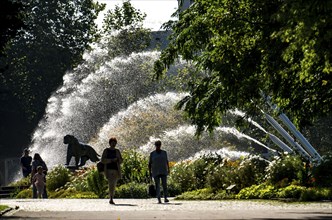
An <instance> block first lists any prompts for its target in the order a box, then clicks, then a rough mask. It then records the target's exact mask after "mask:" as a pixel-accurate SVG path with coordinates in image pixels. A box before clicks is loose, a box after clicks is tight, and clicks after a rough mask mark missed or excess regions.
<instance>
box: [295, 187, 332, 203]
mask: <svg viewBox="0 0 332 220" xmlns="http://www.w3.org/2000/svg"><path fill="white" fill-rule="evenodd" d="M331 199H332V188H307V189H306V190H304V191H303V192H302V194H301V196H300V198H299V200H300V201H320V200H331Z"/></svg>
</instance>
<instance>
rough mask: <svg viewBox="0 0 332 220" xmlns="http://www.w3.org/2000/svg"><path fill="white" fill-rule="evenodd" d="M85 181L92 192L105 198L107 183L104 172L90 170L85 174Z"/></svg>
mask: <svg viewBox="0 0 332 220" xmlns="http://www.w3.org/2000/svg"><path fill="white" fill-rule="evenodd" d="M87 183H88V188H89V190H90V191H92V192H94V193H95V194H96V195H97V196H98V197H99V198H105V197H106V195H107V187H108V183H107V181H106V179H105V176H104V174H102V173H99V172H98V170H90V172H89V173H88V175H87Z"/></svg>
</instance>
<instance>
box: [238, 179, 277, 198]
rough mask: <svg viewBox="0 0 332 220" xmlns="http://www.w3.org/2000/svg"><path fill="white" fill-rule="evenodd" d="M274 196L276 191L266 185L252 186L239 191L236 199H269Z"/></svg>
mask: <svg viewBox="0 0 332 220" xmlns="http://www.w3.org/2000/svg"><path fill="white" fill-rule="evenodd" d="M275 196H276V189H275V188H274V187H273V186H271V185H268V184H264V183H263V184H260V185H252V186H250V187H246V188H243V189H241V191H240V192H239V193H238V194H237V195H236V196H235V198H236V199H271V198H274V197H275Z"/></svg>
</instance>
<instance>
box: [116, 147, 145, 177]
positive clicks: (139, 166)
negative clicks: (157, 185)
mask: <svg viewBox="0 0 332 220" xmlns="http://www.w3.org/2000/svg"><path fill="white" fill-rule="evenodd" d="M121 154H122V158H123V163H122V165H121V172H122V179H121V180H120V181H119V182H120V183H131V182H136V183H148V182H149V166H148V162H149V161H148V158H147V157H146V156H144V155H143V154H141V153H139V152H137V151H135V150H124V151H123V152H122V153H121Z"/></svg>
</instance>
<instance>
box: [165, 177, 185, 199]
mask: <svg viewBox="0 0 332 220" xmlns="http://www.w3.org/2000/svg"><path fill="white" fill-rule="evenodd" d="M167 191H168V196H170V197H175V196H177V195H180V194H181V193H182V191H181V188H180V186H179V184H177V183H176V182H174V181H173V180H172V179H171V178H168V180H167Z"/></svg>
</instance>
